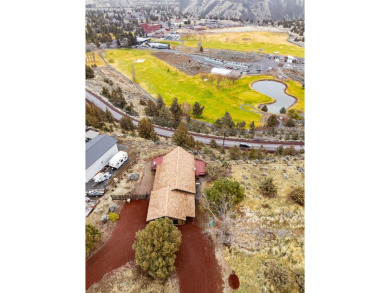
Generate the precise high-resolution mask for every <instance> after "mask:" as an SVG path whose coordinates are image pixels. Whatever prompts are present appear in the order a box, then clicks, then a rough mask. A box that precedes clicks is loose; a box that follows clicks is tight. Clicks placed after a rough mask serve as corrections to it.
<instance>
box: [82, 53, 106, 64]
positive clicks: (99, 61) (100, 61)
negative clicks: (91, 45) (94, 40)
mask: <svg viewBox="0 0 390 293" xmlns="http://www.w3.org/2000/svg"><path fill="white" fill-rule="evenodd" d="M93 54H94V56H95V61H92V59H91V55H93ZM92 58H93V57H92ZM87 61H88V62H87ZM85 63H86V64H87V65H89V66H92V65H93V64H96V66H98V67H99V66H105V65H106V63H104V61H103V59H102V58H101V57H100V56H99V54H98V53H96V52H88V53H85Z"/></svg>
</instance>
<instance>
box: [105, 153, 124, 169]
mask: <svg viewBox="0 0 390 293" xmlns="http://www.w3.org/2000/svg"><path fill="white" fill-rule="evenodd" d="M128 158H129V157H128V155H127V153H126V152H123V151H120V152H117V153H116V154H115V155H114V156H113V157H112V158H111V159H110V161H109V162H108V165H109V166H110V167H112V168H115V169H119V168H120V166H122V165H123V164H124V162H126V161H127V159H128Z"/></svg>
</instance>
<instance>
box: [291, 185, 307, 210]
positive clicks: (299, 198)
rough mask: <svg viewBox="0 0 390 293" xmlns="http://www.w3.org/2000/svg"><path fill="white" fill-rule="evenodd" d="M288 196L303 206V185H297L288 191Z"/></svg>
mask: <svg viewBox="0 0 390 293" xmlns="http://www.w3.org/2000/svg"><path fill="white" fill-rule="evenodd" d="M289 197H290V198H291V199H292V200H293V201H295V202H296V203H297V204H299V205H301V206H305V187H303V186H298V187H295V188H294V189H293V190H291V192H290V193H289Z"/></svg>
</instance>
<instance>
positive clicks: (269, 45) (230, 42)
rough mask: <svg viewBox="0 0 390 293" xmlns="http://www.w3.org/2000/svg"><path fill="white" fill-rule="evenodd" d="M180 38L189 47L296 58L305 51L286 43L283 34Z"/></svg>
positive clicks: (236, 34) (261, 33)
mask: <svg viewBox="0 0 390 293" xmlns="http://www.w3.org/2000/svg"><path fill="white" fill-rule="evenodd" d="M182 38H183V39H184V45H185V46H189V47H197V46H198V43H199V42H201V43H202V46H203V48H211V49H227V50H235V51H243V52H248V51H255V52H261V53H267V54H273V52H279V54H281V55H292V56H296V57H304V55H305V49H304V48H302V47H299V46H297V45H294V44H291V43H290V42H288V41H287V39H288V34H287V33H283V32H242V33H220V34H216V33H214V34H189V35H187V36H183V37H182ZM259 50H260V51H259Z"/></svg>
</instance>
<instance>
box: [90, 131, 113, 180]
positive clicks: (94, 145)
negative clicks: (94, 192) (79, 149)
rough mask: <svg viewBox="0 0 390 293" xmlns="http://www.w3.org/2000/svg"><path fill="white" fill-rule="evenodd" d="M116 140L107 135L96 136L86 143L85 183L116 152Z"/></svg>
mask: <svg viewBox="0 0 390 293" xmlns="http://www.w3.org/2000/svg"><path fill="white" fill-rule="evenodd" d="M116 143H117V140H116V139H115V138H113V137H111V136H108V135H98V136H96V137H94V138H93V139H92V140H91V141H89V142H87V144H86V148H85V181H86V182H88V181H89V180H91V178H92V177H93V176H95V174H96V173H98V172H99V171H100V170H101V169H103V167H104V166H106V165H107V164H108V161H109V160H110V159H111V158H112V157H113V156H114V155H115V154H116V153H117V152H118V146H117V145H116Z"/></svg>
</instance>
